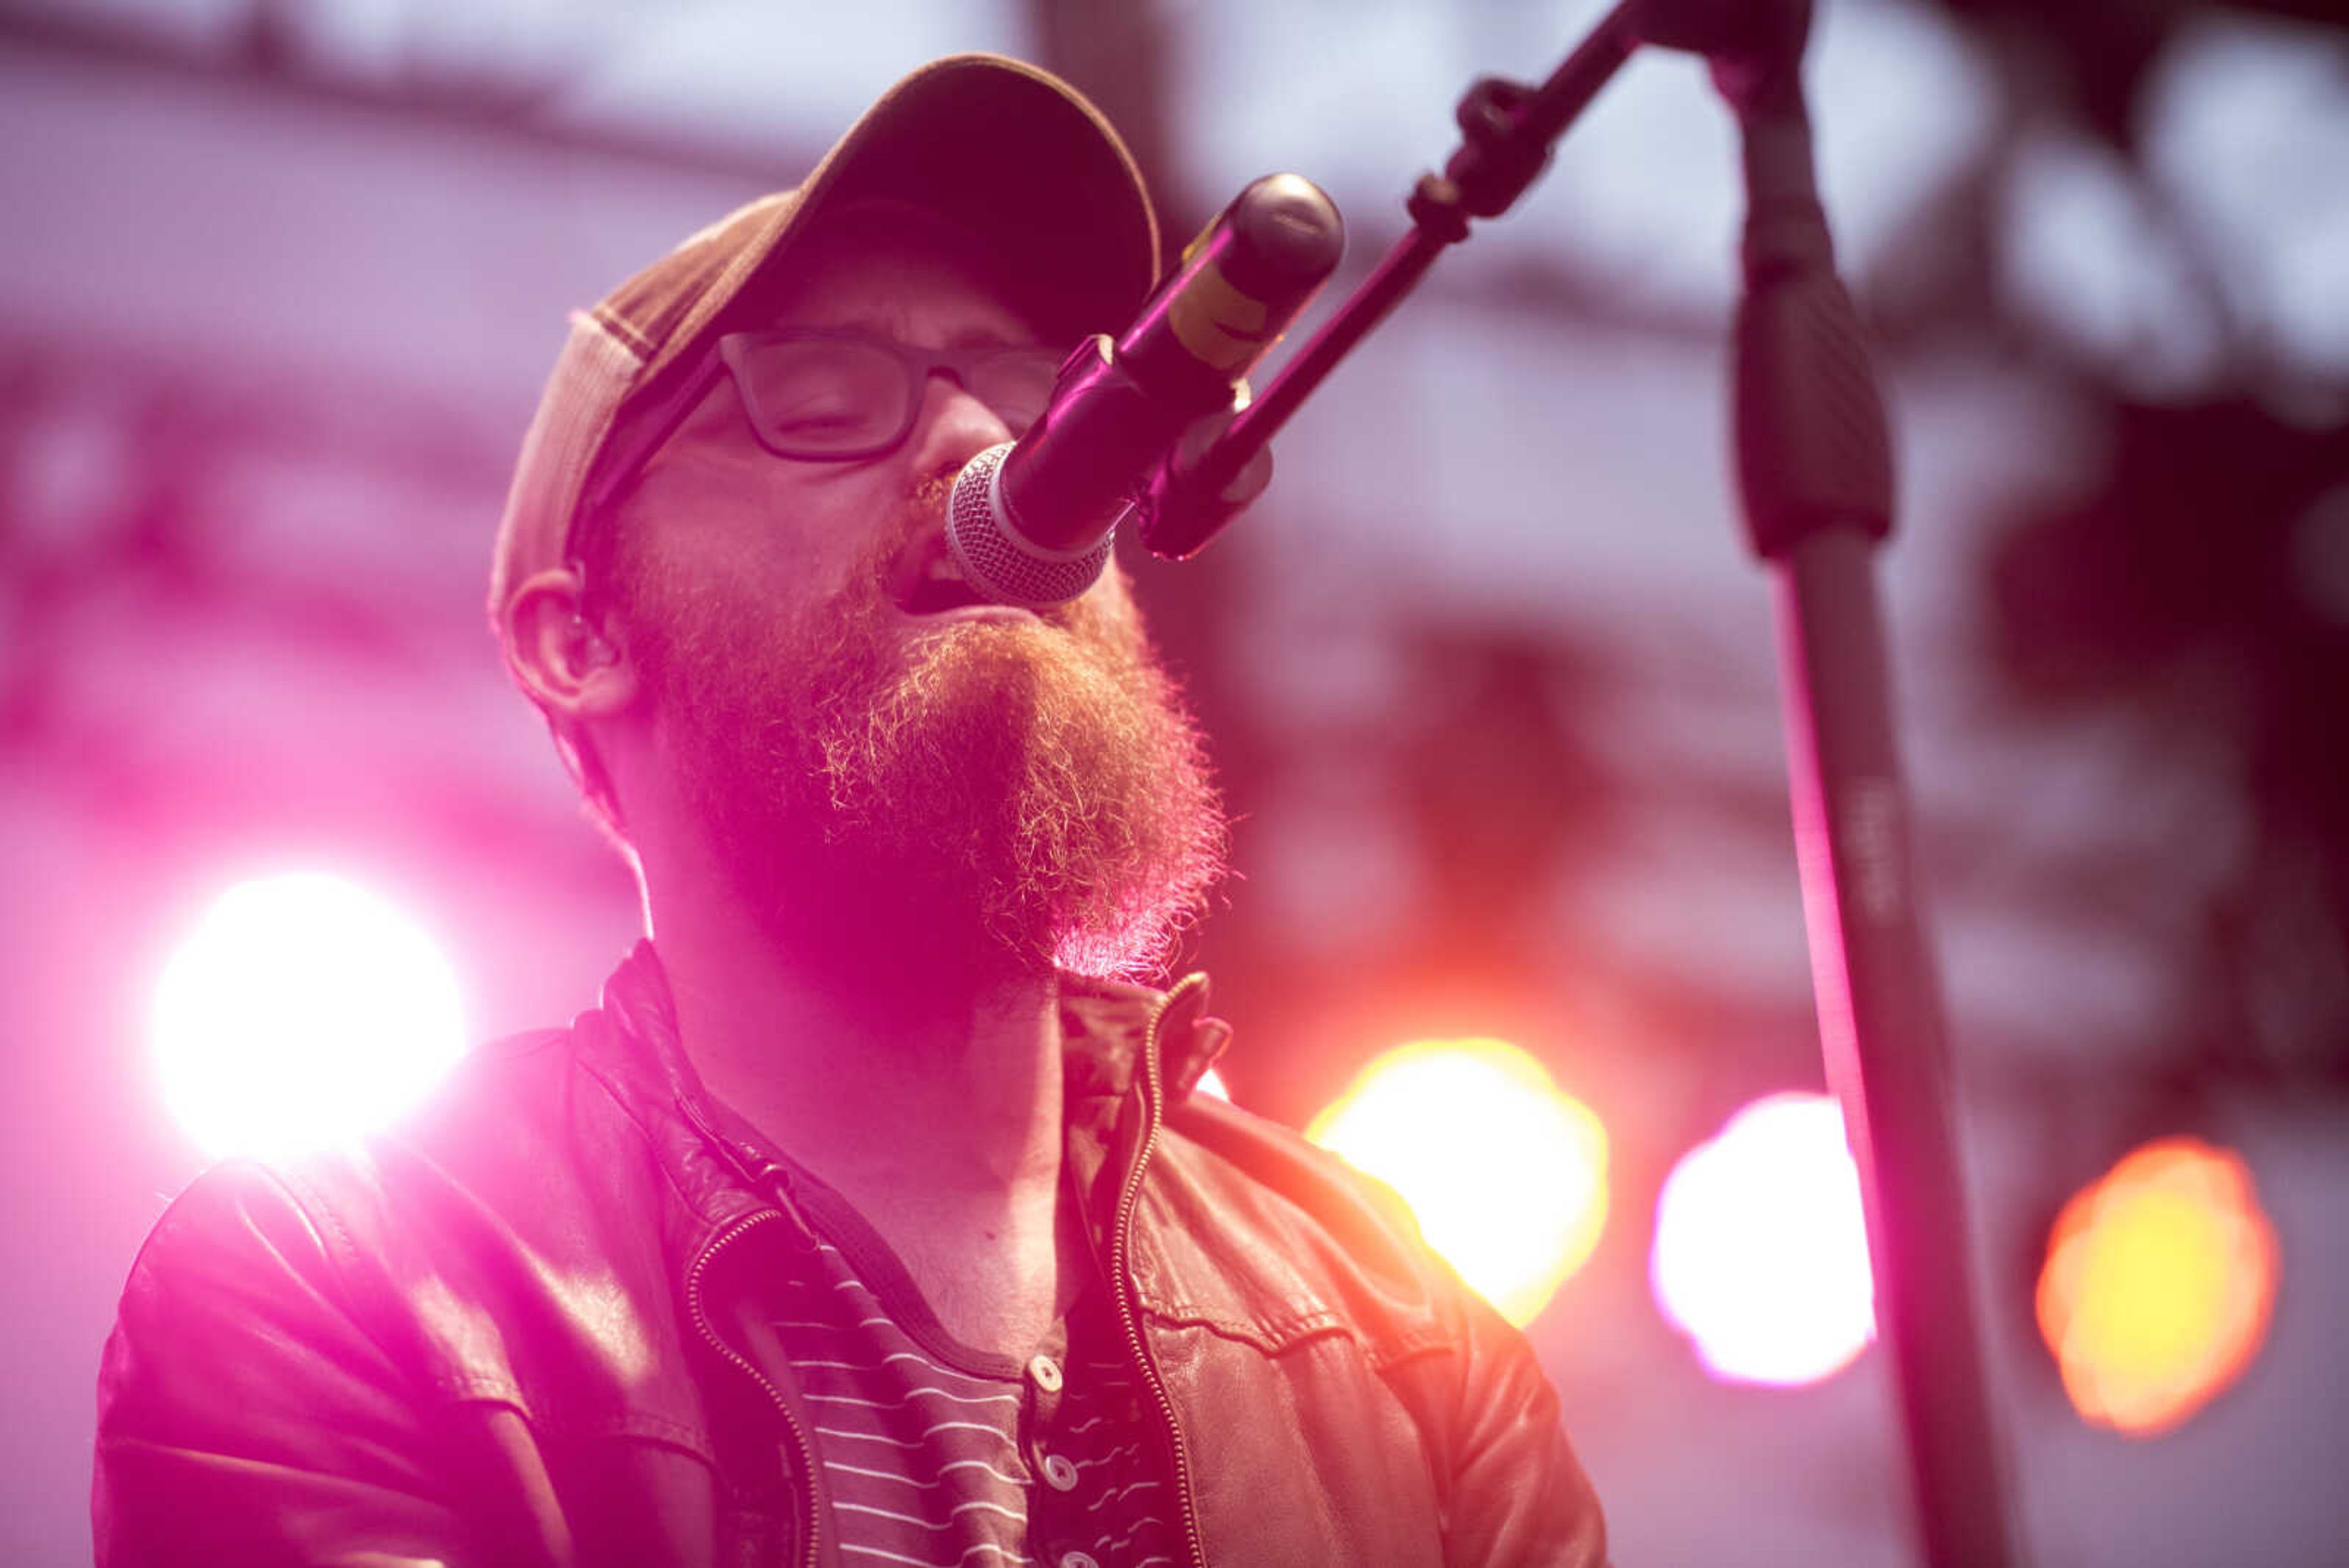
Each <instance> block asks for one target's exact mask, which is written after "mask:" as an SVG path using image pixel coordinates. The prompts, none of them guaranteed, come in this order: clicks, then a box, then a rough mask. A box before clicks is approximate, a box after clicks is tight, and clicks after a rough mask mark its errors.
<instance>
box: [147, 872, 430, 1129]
mask: <svg viewBox="0 0 2349 1568" xmlns="http://www.w3.org/2000/svg"><path fill="white" fill-rule="evenodd" d="M154 1019H155V1061H156V1066H157V1069H158V1071H159V1072H160V1076H161V1081H162V1092H163V1098H164V1103H165V1104H166V1105H168V1106H170V1107H171V1112H172V1114H173V1116H175V1117H176V1118H177V1119H178V1120H179V1122H180V1125H181V1127H183V1128H184V1129H185V1130H186V1131H187V1133H188V1135H189V1136H190V1137H192V1138H193V1139H194V1140H195V1141H196V1143H197V1145H198V1146H199V1147H202V1149H203V1150H204V1151H205V1152H206V1153H207V1154H209V1155H212V1156H213V1157H215V1158H217V1157H220V1156H224V1155H230V1154H284V1153H290V1152H294V1151H295V1150H298V1149H303V1148H309V1147H319V1146H321V1145H324V1144H328V1143H332V1142H335V1141H337V1140H339V1139H342V1138H346V1137H351V1136H354V1135H356V1134H358V1133H362V1132H365V1131H367V1130H368V1129H370V1128H372V1127H378V1126H381V1125H382V1124H383V1123H384V1122H386V1121H387V1120H388V1119H389V1118H390V1117H392V1116H397V1115H398V1114H399V1113H400V1112H401V1111H402V1110H404V1109H406V1108H407V1107H408V1106H410V1105H412V1104H414V1103H415V1101H416V1100H417V1099H419V1097H420V1096H422V1095H423V1094H424V1093H425V1092H426V1091H427V1090H429V1088H430V1087H431V1086H432V1085H433V1083H434V1082H435V1081H437V1080H438V1079H439V1078H440V1075H442V1074H443V1073H445V1072H446V1071H447V1070H448V1069H449V1067H450V1065H451V1064H453V1063H455V1062H456V1060H457V1059H458V1058H459V1057H460V1055H462V1054H463V1052H464V1045H465V1030H464V1023H463V1021H462V1017H461V1015H460V1008H459V1005H458V999H457V981H456V976H455V975H454V974H453V973H452V972H451V971H450V967H449V963H448V961H447V960H446V959H444V958H443V957H442V956H441V955H440V951H439V950H437V949H436V948H434V947H433V945H432V943H431V942H430V940H428V939H427V938H426V937H425V936H424V934H423V933H422V932H421V931H419V929H417V928H416V927H415V926H414V925H413V924H412V923H410V922H409V920H408V919H406V918H405V917H403V916H402V915H401V914H400V913H399V911H398V910H397V909H393V908H391V906H389V905H388V904H387V903H385V902H384V901H383V900H381V899H380V898H377V897H376V896H374V895H373V894H371V893H368V892H366V891H364V890H363V889H361V888H356V887H353V886H352V885H351V884H349V883H347V882H345V881H342V880H339V879H337V878H336V877H326V876H316V875H295V876H284V877H269V878H266V879H264V880H259V881H253V882H246V883H243V884H241V885H239V886H237V887H234V888H231V889H229V891H228V892H226V893H224V894H222V896H221V898H220V899H219V901H218V902H217V903H215V904H214V905H213V906H212V909H211V910H210V911H209V912H208V913H206V915H205V916H204V918H203V919H202V921H201V922H200V923H199V924H198V926H197V928H196V929H195V930H194V931H193V932H192V933H191V935H190V936H189V938H188V939H187V940H186V942H185V943H184V944H183V945H182V946H181V948H180V950H178V951H177V952H176V953H175V954H174V955H173V956H172V958H171V961H170V963H169V964H168V965H166V966H165V968H164V971H163V976H162V981H161V983H160V986H159V987H158V989H157V992H156V997H155V1014H154Z"/></svg>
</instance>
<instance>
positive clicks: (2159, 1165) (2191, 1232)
mask: <svg viewBox="0 0 2349 1568" xmlns="http://www.w3.org/2000/svg"><path fill="white" fill-rule="evenodd" d="M2277 1267H2278V1249H2277V1247H2276V1238H2275V1230H2274V1228H2273V1227H2272V1226H2271V1224H2270V1223H2269V1222H2268V1218H2267V1215H2266V1214H2265V1213H2264V1212H2263V1211H2262V1210H2261V1208H2260V1202H2259V1195H2258V1193H2257V1192H2256V1191H2255V1190H2254V1189H2253V1187H2252V1184H2251V1172H2250V1171H2249V1170H2248V1169H2246V1168H2245V1167H2244V1165H2243V1162H2242V1160H2241V1159H2240V1158H2239V1157H2237V1156H2236V1155H2235V1154H2233V1153H2231V1152H2230V1151H2229V1150H2226V1149H2222V1148H2214V1147H2211V1146H2210V1145H2209V1144H2206V1143H2203V1142H2201V1141H2199V1139H2195V1138H2189V1137H2171V1138H2162V1139H2159V1140H2158V1141H2156V1142H2153V1143H2148V1144H2146V1145H2144V1146H2143V1147H2139V1148H2137V1150H2136V1151H2134V1152H2133V1153H2131V1154H2129V1155H2128V1156H2127V1158H2124V1159H2122V1160H2121V1161H2120V1163H2119V1164H2117V1165H2116V1166H2114V1167H2113V1168H2112V1169H2111V1170H2109V1171H2107V1172H2106V1173H2105V1175H2104V1176H2103V1177H2102V1178H2101V1179H2098V1180H2097V1181H2095V1183H2094V1184H2092V1185H2091V1186H2089V1187H2087V1188H2086V1189H2083V1190H2082V1191H2081V1192H2079V1193H2078V1194H2077V1195H2075V1197H2074V1198H2073V1199H2072V1200H2071V1201H2070V1202H2069V1203H2066V1204H2065V1205H2064V1210H2063V1212H2062V1213H2061V1214H2060V1215H2058V1216H2057V1217H2056V1220H2055V1227H2054V1232H2053V1234H2052V1236H2051V1237H2050V1239H2049V1241H2048V1247H2047V1263H2046V1266H2045V1268H2044V1269H2043V1270H2042V1271H2041V1272H2040V1275H2039V1292H2038V1317H2039V1332H2040V1334H2041V1335H2042V1337H2044V1339H2045V1340H2046V1342H2047V1347H2048V1349H2050V1350H2051V1351H2053V1352H2054V1355H2055V1364H2056V1366H2057V1368H2058V1369H2059V1370H2060V1371H2061V1372H2062V1374H2063V1377H2064V1392H2065V1393H2066V1394H2068V1395H2070V1396H2071V1399H2072V1404H2073V1406H2074V1407H2075V1408H2076V1409H2078V1411H2079V1412H2080V1414H2081V1416H2082V1417H2083V1418H2085V1420H2087V1421H2088V1422H2089V1424H2090V1425H2092V1426H2098V1427H2109V1428H2113V1429H2114V1430H2115V1431H2118V1432H2124V1433H2127V1434H2129V1435H2131V1436H2134V1437H2150V1436H2153V1435H2154V1434H2156V1433H2159V1432H2165V1431H2168V1430H2169V1429H2170V1428H2173V1427H2175V1426H2177V1425H2178V1423H2179V1422H2181V1421H2183V1420H2185V1419H2186V1418H2187V1417H2189V1416H2191V1415H2192V1414H2194V1412H2195V1411H2197V1410H2199V1409H2200V1408H2201V1407H2203V1406H2204V1405H2205V1404H2207V1403H2209V1400H2210V1399H2211V1398H2212V1397H2214V1396H2216V1395H2217V1394H2218V1393H2219V1391H2220V1389H2222V1388H2224V1387H2226V1386H2227V1385H2229V1384H2230V1383H2232V1382H2233V1381H2234V1380H2235V1379H2236V1378H2237V1377H2238V1376H2241V1374H2242V1372H2243V1369H2244V1368H2245V1367H2247V1366H2250V1365H2251V1358H2252V1357H2253V1356H2254V1355H2258V1354H2259V1348H2260V1345H2261V1341H2262V1340H2264V1339H2265V1338H2266V1336H2267V1328H2268V1317H2269V1314H2270V1313H2271V1311H2272V1310H2273V1308H2274V1305H2275V1292H2276V1275H2277Z"/></svg>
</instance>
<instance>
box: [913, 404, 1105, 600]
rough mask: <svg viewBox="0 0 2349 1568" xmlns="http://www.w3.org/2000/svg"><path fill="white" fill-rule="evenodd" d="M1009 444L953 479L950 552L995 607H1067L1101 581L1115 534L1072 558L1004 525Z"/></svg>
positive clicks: (975, 461) (949, 501) (972, 463)
mask: <svg viewBox="0 0 2349 1568" xmlns="http://www.w3.org/2000/svg"><path fill="white" fill-rule="evenodd" d="M1011 445H1012V443H1011V442H1009V441H1005V442H1004V443H1003V444H1002V445H1000V446H991V447H988V449H987V450H986V451H985V452H980V453H979V454H978V456H977V457H974V458H972V459H971V460H970V461H969V462H967V463H965V464H963V470H962V472H960V473H958V474H957V475H956V476H955V482H954V490H953V493H951V494H950V495H949V496H948V497H947V550H948V552H950V553H951V554H952V555H953V556H954V560H955V566H956V567H957V569H958V570H959V571H960V572H961V573H962V575H963V576H964V578H965V579H966V580H967V581H968V583H969V584H970V586H971V587H974V588H977V589H978V591H979V592H980V593H981V594H983V595H985V596H986V597H988V598H990V599H992V600H994V601H995V602H996V603H997V604H1001V605H1019V606H1021V607H1025V608H1029V609H1041V608H1043V607H1046V606H1048V605H1058V604H1066V603H1067V602H1068V601H1069V600H1071V599H1072V598H1075V597H1077V596H1078V595H1079V594H1081V593H1083V592H1084V591H1085V590H1086V589H1087V588H1089V587H1092V586H1093V584H1094V583H1095V582H1096V581H1097V580H1099V578H1100V576H1101V575H1102V567H1103V566H1107V565H1108V564H1109V553H1110V545H1111V542H1112V540H1113V539H1115V538H1116V536H1117V535H1116V530H1114V529H1112V530H1111V531H1110V532H1109V533H1107V534H1104V535H1102V539H1101V542H1100V543H1099V544H1097V545H1092V547H1091V548H1089V549H1085V550H1081V551H1079V552H1077V553H1075V554H1073V555H1064V554H1061V553H1060V552H1057V551H1050V550H1043V549H1039V548H1038V547H1037V546H1036V545H1030V543H1028V542H1027V541H1026V540H1025V539H1022V538H1021V537H1020V536H1019V534H1018V532H1017V531H1016V530H1014V529H1013V528H1012V527H1011V525H1010V524H1009V522H1008V521H1007V520H1006V517H1005V513H1004V506H1003V493H1002V489H1003V487H1002V484H1001V483H1000V481H999V475H1000V474H1001V472H1002V470H1003V460H1004V458H1005V457H1006V456H1007V455H1009V452H1010V451H1011Z"/></svg>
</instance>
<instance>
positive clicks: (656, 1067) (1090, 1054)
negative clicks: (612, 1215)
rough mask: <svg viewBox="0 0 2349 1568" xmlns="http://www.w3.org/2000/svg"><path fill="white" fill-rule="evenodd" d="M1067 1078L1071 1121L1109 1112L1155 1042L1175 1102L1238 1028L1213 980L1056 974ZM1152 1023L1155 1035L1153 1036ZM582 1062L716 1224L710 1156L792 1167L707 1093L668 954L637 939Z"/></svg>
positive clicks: (592, 1028) (729, 1167)
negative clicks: (1214, 1005)
mask: <svg viewBox="0 0 2349 1568" xmlns="http://www.w3.org/2000/svg"><path fill="white" fill-rule="evenodd" d="M1060 997H1061V1038H1062V1042H1063V1046H1062V1071H1063V1073H1064V1074H1065V1079H1064V1085H1065V1090H1066V1094H1067V1096H1068V1103H1069V1106H1070V1115H1071V1117H1089V1116H1092V1115H1098V1114H1102V1113H1105V1112H1106V1113H1110V1114H1113V1110H1114V1107H1115V1106H1117V1105H1118V1104H1119V1103H1121V1102H1123V1101H1124V1100H1125V1099H1126V1098H1127V1097H1128V1096H1129V1095H1130V1094H1132V1093H1133V1091H1134V1089H1135V1088H1136V1087H1137V1086H1138V1079H1139V1078H1140V1077H1141V1075H1143V1073H1145V1072H1146V1071H1147V1069H1148V1055H1147V1053H1148V1051H1149V1050H1150V1048H1151V1046H1152V1045H1153V1044H1155V1046H1156V1050H1157V1056H1158V1070H1159V1076H1160V1081H1161V1085H1162V1093H1163V1095H1164V1099H1165V1100H1167V1101H1179V1100H1180V1099H1182V1098H1183V1097H1185V1096H1187V1095H1189V1094H1190V1092H1191V1091H1192V1089H1193V1088H1194V1087H1195V1085H1197V1083H1198V1081H1199V1079H1200V1077H1201V1076H1202V1075H1204V1074H1205V1073H1206V1070H1207V1068H1208V1067H1209V1066H1210V1065H1212V1064H1213V1063H1214V1061H1215V1059H1216V1056H1218V1055H1219V1054H1221V1053H1222V1052H1223V1050H1224V1047H1225V1046H1226V1044H1229V1042H1230V1038H1231V1029H1230V1026H1229V1025H1228V1024H1226V1023H1224V1022H1223V1021H1222V1020H1221V1019H1218V1018H1210V1017H1207V1016H1206V1001H1207V982H1206V976H1205V975H1192V976H1189V977H1187V978H1185V980H1184V981H1181V982H1180V983H1179V984H1177V985H1176V986H1174V988H1173V989H1172V990H1171V991H1167V992H1159V991H1155V990H1153V989H1151V988H1150V987H1148V986H1143V985H1134V984H1130V983H1128V982H1125V981H1113V980H1101V979H1096V978H1093V977H1091V976H1085V975H1077V974H1071V973H1068V972H1066V971H1063V972H1062V973H1061V976H1060ZM1154 1024H1155V1027H1154ZM573 1033H574V1038H575V1039H576V1040H577V1042H578V1044H579V1048H580V1051H581V1054H582V1056H583V1058H584V1059H585V1063H586V1064H587V1066H588V1067H589V1069H590V1070H591V1071H594V1072H595V1073H596V1074H597V1075H599V1076H600V1077H602V1078H603V1079H604V1080H605V1082H606V1083H607V1084H609V1085H611V1086H612V1088H613V1090H614V1092H615V1093H616V1094H617V1095H618V1096H619V1097H620V1098H621V1100H622V1102H623V1103H624V1104H625V1105H627V1106H629V1107H630V1109H631V1110H632V1111H633V1112H634V1113H635V1114H636V1116H638V1117H639V1119H640V1120H641V1121H642V1122H643V1123H644V1124H645V1126H646V1130H647V1133H648V1134H649V1135H650V1136H652V1137H653V1138H654V1141H655V1142H656V1144H657V1146H658V1147H660V1149H661V1152H662V1154H663V1156H664V1158H666V1159H667V1162H668V1163H669V1164H670V1166H671V1168H672V1171H673V1173H675V1174H677V1175H678V1176H680V1177H681V1178H685V1180H684V1182H683V1183H682V1184H681V1185H682V1189H683V1190H684V1191H685V1192H686V1193H687V1194H688V1196H698V1197H699V1198H700V1201H699V1202H698V1203H697V1207H699V1208H701V1209H702V1210H704V1212H705V1213H706V1214H707V1215H708V1216H709V1218H710V1219H712V1220H716V1221H722V1220H725V1219H730V1218H732V1217H733V1213H734V1211H736V1210H739V1207H740V1205H739V1204H738V1203H736V1202H732V1201H723V1200H720V1199H719V1195H718V1194H717V1193H716V1192H715V1191H713V1190H712V1189H711V1183H712V1182H713V1181H714V1180H722V1177H721V1173H720V1171H719V1169H717V1168H712V1165H711V1161H712V1160H713V1158H714V1159H715V1160H717V1161H719V1162H721V1164H722V1168H723V1170H724V1171H726V1172H730V1173H731V1175H732V1177H733V1178H734V1180H732V1181H724V1182H723V1185H724V1186H725V1187H728V1188H732V1189H735V1190H736V1191H737V1192H738V1193H739V1192H740V1189H742V1188H746V1187H747V1188H748V1189H750V1191H751V1192H761V1191H766V1190H770V1189H771V1182H772V1180H773V1179H775V1178H776V1177H777V1176H778V1175H779V1174H781V1173H782V1172H783V1171H784V1170H785V1168H786V1167H785V1166H784V1164H783V1162H782V1161H781V1160H780V1159H779V1158H777V1153H776V1150H775V1149H774V1147H773V1145H772V1144H771V1143H770V1142H769V1141H768V1140H767V1139H766V1137H764V1136H762V1135H761V1133H760V1132H759V1131H758V1129H757V1128H756V1127H752V1126H751V1124H750V1122H749V1121H747V1120H745V1119H744V1118H743V1117H741V1116H739V1115H737V1114H736V1113H735V1112H734V1111H733V1110H732V1109H731V1108H730V1107H729V1106H726V1105H725V1104H723V1103H722V1102H720V1101H719V1099H718V1098H717V1097H716V1096H713V1095H711V1094H710V1093H709V1090H708V1088H707V1087H705V1086H704V1085H703V1084H702V1082H701V1078H700V1075H698V1074H697V1073H696V1072H695V1071H694V1069H693V1063H692V1061H691V1059H690V1058H689V1057H688V1055H687V1054H686V1050H685V1045H684V1042H683V1041H682V1039H681V1038H680V1037H679V1035H678V1026H677V1007H676V1003H675V1002H674V1000H673V999H672V996H671V994H670V991H669V984H668V975H667V971H665V970H663V969H662V967H661V961H660V955H659V954H658V953H657V952H656V951H655V950H654V949H653V944H652V943H651V941H649V940H639V941H638V942H637V943H636V948H635V949H634V950H632V951H631V952H630V953H629V954H628V956H627V957H626V959H624V960H623V961H621V963H620V966H619V967H618V968H617V969H616V970H614V971H612V974H611V976H610V978H609V979H607V980H606V981H605V982H604V997H603V1005H602V1007H601V1008H600V1009H598V1010H596V1011H595V1012H587V1013H583V1014H581V1015H580V1017H579V1019H578V1020H577V1021H576V1022H575V1023H574V1025H573Z"/></svg>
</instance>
